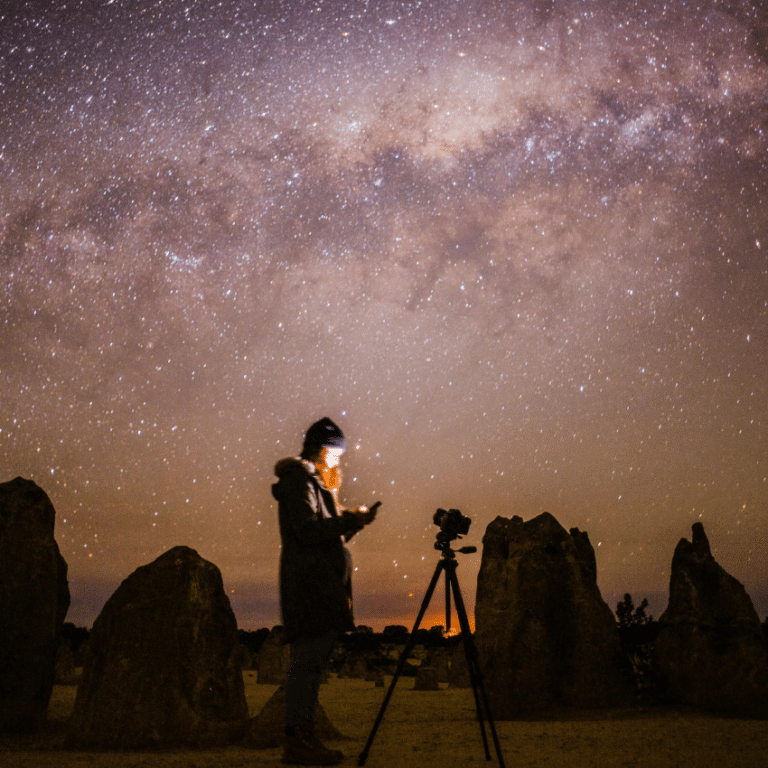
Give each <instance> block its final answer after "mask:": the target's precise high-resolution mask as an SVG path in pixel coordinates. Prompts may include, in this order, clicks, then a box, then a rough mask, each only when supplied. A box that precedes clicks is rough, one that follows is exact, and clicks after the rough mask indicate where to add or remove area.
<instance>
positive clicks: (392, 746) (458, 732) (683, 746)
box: [0, 672, 768, 768]
mask: <svg viewBox="0 0 768 768" xmlns="http://www.w3.org/2000/svg"><path fill="white" fill-rule="evenodd" d="M390 679H391V678H388V679H386V685H387V686H388V685H389V682H390ZM275 688H276V686H273V685H259V684H257V683H256V674H255V673H249V672H246V673H245V689H246V696H247V699H248V704H249V707H250V710H251V713H252V714H257V713H258V712H259V711H260V710H261V707H262V706H263V705H264V704H265V703H266V701H267V700H268V699H269V697H270V696H271V695H272V694H273V693H274V691H275ZM385 691H386V688H376V687H374V684H373V683H366V682H364V681H362V680H353V679H343V680H337V679H335V678H334V677H331V681H330V683H329V684H328V685H324V686H323V687H322V689H321V692H320V701H321V703H322V705H323V706H324V708H325V710H326V712H327V714H328V716H329V717H330V719H331V720H332V722H333V723H334V724H335V725H336V726H337V727H338V728H339V730H341V731H342V732H343V733H344V734H345V735H346V736H347V737H348V738H347V739H346V740H344V741H338V742H334V743H333V744H331V746H334V747H336V748H338V749H341V750H342V751H343V752H344V754H345V755H346V759H345V760H344V761H343V765H346V766H353V765H357V763H358V758H359V756H360V753H361V752H362V750H363V747H364V746H365V743H366V741H367V739H368V735H369V733H370V731H371V728H372V726H373V722H374V720H375V718H376V715H377V713H378V711H379V708H380V707H381V703H382V701H383V699H384V693H385ZM75 692H76V688H74V687H71V686H69V687H68V686H56V688H55V689H54V692H53V696H52V698H51V704H50V708H49V714H48V717H49V723H48V725H47V727H46V728H45V729H44V731H43V732H41V733H39V734H37V735H35V736H8V735H5V736H0V766H3V768H5V767H6V766H7V767H8V768H75V767H78V768H79V767H81V766H89V767H90V766H92V767H101V766H104V768H139V767H141V768H240V767H243V768H245V767H248V768H251V767H253V766H266V767H268V768H271V767H275V768H276V767H277V766H279V765H282V764H281V762H280V755H281V753H280V750H277V749H272V750H264V751H254V750H248V749H244V748H242V747H237V746H234V747H227V748H225V749H218V750H206V751H194V752H193V751H164V752H131V753H124V752H118V753H116V752H76V751H62V750H61V749H60V748H59V744H60V743H61V739H62V736H63V732H64V729H65V727H66V726H65V723H66V720H67V718H68V716H69V714H70V712H71V710H72V706H73V704H74V699H75ZM496 727H497V732H498V735H499V740H500V743H501V749H502V756H503V759H504V763H505V765H506V766H507V768H528V767H529V766H531V767H532V766H536V768H544V767H545V766H546V767H549V766H551V767H552V768H564V767H567V768H592V767H593V766H594V767H595V768H598V767H599V768H614V767H616V768H618V767H619V766H621V767H622V768H624V767H626V766H641V767H642V768H646V767H647V768H672V766H691V768H694V767H695V768H761V767H762V766H765V765H768V763H767V762H766V760H768V758H766V754H768V723H766V722H765V721H757V720H737V719H726V718H719V717H711V716H707V715H702V714H696V713H690V712H682V711H680V710H673V709H657V708H654V709H645V710H642V709H633V710H610V711H600V712H594V713H591V714H588V715H585V714H584V713H579V714H576V715H567V714H561V715H560V716H559V717H558V716H557V715H551V716H549V717H548V718H547V719H546V720H542V719H539V720H526V721H514V722H498V723H497V724H496ZM489 746H490V749H491V762H490V763H489V762H488V761H487V760H486V757H485V753H484V750H483V746H482V741H481V738H480V728H479V725H478V723H477V721H476V720H475V706H474V698H473V696H472V691H471V690H454V689H444V690H441V691H429V692H426V691H414V690H413V678H400V680H398V683H397V686H396V688H395V692H394V694H393V696H392V699H391V701H390V703H389V706H388V707H387V710H386V713H385V715H384V720H383V721H382V724H381V726H380V728H379V730H378V733H377V734H376V738H375V740H374V742H373V745H372V747H371V750H370V752H369V754H368V758H367V760H366V763H365V765H366V766H368V767H369V768H385V767H386V768H401V767H402V768H406V767H407V768H411V766H413V767H414V768H415V767H416V766H419V768H422V767H423V766H433V765H434V766H445V767H446V768H452V767H453V766H465V765H468V766H481V765H498V761H497V758H496V754H495V751H494V748H493V744H492V743H491V741H490V734H489Z"/></svg>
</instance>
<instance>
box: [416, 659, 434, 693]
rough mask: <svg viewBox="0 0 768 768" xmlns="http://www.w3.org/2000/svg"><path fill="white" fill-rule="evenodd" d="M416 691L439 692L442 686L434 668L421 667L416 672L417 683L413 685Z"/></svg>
mask: <svg viewBox="0 0 768 768" xmlns="http://www.w3.org/2000/svg"><path fill="white" fill-rule="evenodd" d="M413 690H414V691H439V690H440V686H439V685H438V683H437V670H436V669H435V668H434V667H425V666H424V665H422V666H420V667H419V669H418V671H417V672H416V682H415V683H414V684H413Z"/></svg>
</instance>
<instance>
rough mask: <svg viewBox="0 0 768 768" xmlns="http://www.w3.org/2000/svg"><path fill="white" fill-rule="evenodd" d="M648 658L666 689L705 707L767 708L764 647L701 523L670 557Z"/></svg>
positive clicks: (745, 711) (763, 711)
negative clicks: (664, 597)
mask: <svg viewBox="0 0 768 768" xmlns="http://www.w3.org/2000/svg"><path fill="white" fill-rule="evenodd" d="M659 624H660V625H661V631H660V632H659V636H658V637H657V638H656V644H655V649H654V651H655V659H656V664H657V667H658V670H659V672H660V673H661V674H662V676H663V679H664V680H665V682H666V695H667V697H668V698H670V699H671V700H673V701H679V702H681V703H684V704H689V705H692V706H695V707H699V708H702V709H706V710H711V711H717V712H723V713H728V714H733V715H753V716H755V715H756V716H766V715H768V651H766V644H765V639H764V637H763V632H762V627H761V625H760V619H759V618H758V616H757V613H756V612H755V609H754V606H753V605H752V600H751V599H750V597H749V595H748V594H747V592H746V590H745V589H744V587H743V585H742V584H741V583H740V582H739V581H737V580H736V579H735V578H734V577H733V576H731V575H729V574H728V573H726V571H725V570H724V569H723V568H722V567H721V566H720V565H719V564H718V563H717V562H716V560H715V558H714V557H713V556H712V552H711V550H710V546H709V541H708V539H707V536H706V534H705V533H704V526H703V525H702V524H701V523H695V524H694V525H693V536H692V540H691V541H688V540H687V539H681V540H680V542H679V543H678V545H677V547H676V548H675V554H674V556H673V558H672V572H671V576H670V582H669V605H668V606H667V609H666V611H664V613H663V614H662V616H661V618H660V619H659Z"/></svg>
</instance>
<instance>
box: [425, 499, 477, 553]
mask: <svg viewBox="0 0 768 768" xmlns="http://www.w3.org/2000/svg"><path fill="white" fill-rule="evenodd" d="M432 520H433V522H434V523H435V525H439V526H440V530H439V531H438V532H437V537H436V541H435V549H436V550H438V551H439V552H442V553H443V558H444V559H446V560H454V559H455V558H456V552H461V554H462V555H469V554H472V553H473V552H477V547H461V548H459V549H457V550H454V549H453V548H452V547H451V542H452V541H454V540H455V539H460V538H461V537H462V536H463V535H464V536H465V535H466V534H467V533H468V532H469V526H470V525H471V524H472V520H471V518H469V517H467V516H466V515H462V514H461V512H459V510H458V509H449V510H448V511H446V510H444V509H438V510H437V512H435V514H434V516H433V517H432Z"/></svg>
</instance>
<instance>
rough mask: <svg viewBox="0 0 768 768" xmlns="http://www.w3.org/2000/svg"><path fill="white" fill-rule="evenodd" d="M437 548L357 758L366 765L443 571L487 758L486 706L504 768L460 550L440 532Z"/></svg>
mask: <svg viewBox="0 0 768 768" xmlns="http://www.w3.org/2000/svg"><path fill="white" fill-rule="evenodd" d="M435 548H436V549H440V550H441V551H442V553H443V554H442V557H441V558H440V560H438V563H437V567H436V568H435V573H434V575H433V576H432V581H431V582H430V583H429V587H428V588H427V593H426V595H424V601H423V602H422V604H421V610H420V611H419V615H418V616H417V618H416V623H415V624H414V625H413V629H412V630H411V634H410V636H409V638H408V642H407V643H406V645H405V648H404V649H403V652H402V654H400V661H399V662H398V664H397V669H396V671H395V676H394V677H393V678H392V682H391V683H390V686H389V690H388V691H387V695H386V696H385V697H384V703H383V704H382V705H381V709H380V710H379V714H378V715H377V717H376V721H375V722H374V724H373V728H372V729H371V734H370V736H368V741H367V742H366V745H365V748H364V749H363V751H362V752H361V753H360V757H359V759H358V761H357V764H358V765H359V766H363V765H365V761H366V760H367V759H368V752H369V751H370V749H371V744H373V739H374V737H375V736H376V731H377V730H378V728H379V725H380V724H381V721H382V719H383V717H384V712H385V710H386V708H387V704H389V700H390V698H391V697H392V692H393V691H394V690H395V685H396V683H397V679H398V678H399V677H400V674H401V673H402V671H403V669H404V667H405V662H406V660H407V658H408V654H409V653H410V652H411V650H412V649H413V646H414V645H415V642H416V630H417V629H418V628H419V624H421V620H422V619H423V618H424V614H425V613H426V611H427V607H428V606H429V601H430V600H431V599H432V593H433V592H434V591H435V586H437V582H438V579H439V578H440V574H441V573H445V629H446V632H447V631H449V630H450V628H451V590H453V598H454V602H455V604H456V613H457V614H458V617H459V626H460V627H461V637H462V639H463V641H464V654H465V655H466V658H467V666H468V667H469V678H470V680H471V682H472V690H473V692H474V694H475V710H476V712H477V720H478V722H479V724H480V735H481V737H482V739H483V747H484V748H485V759H486V760H490V759H491V753H490V751H489V749H488V738H487V736H486V733H485V722H484V720H483V708H484V709H485V715H486V718H487V720H488V725H489V726H490V729H491V736H492V738H493V745H494V747H495V748H496V756H497V757H498V760H499V766H500V768H504V758H503V757H502V755H501V747H500V746H499V739H498V737H497V736H496V728H495V726H494V723H493V718H492V717H491V711H490V709H489V708H488V698H487V696H486V693H485V686H484V684H483V674H482V672H481V671H480V664H479V661H478V655H477V648H476V647H475V642H474V639H473V637H472V633H471V632H470V629H469V620H468V619H467V610H466V608H465V607H464V600H463V599H462V597H461V590H460V589H459V579H458V577H457V576H456V568H457V567H458V565H459V564H458V562H457V561H456V553H455V552H454V551H453V550H452V549H451V548H450V546H449V545H448V542H446V541H443V542H442V543H440V536H439V535H438V543H436V544H435ZM476 551H477V549H476V548H475V547H462V548H461V549H460V550H459V552H461V553H462V554H467V553H469V552H476ZM481 699H482V706H481Z"/></svg>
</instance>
